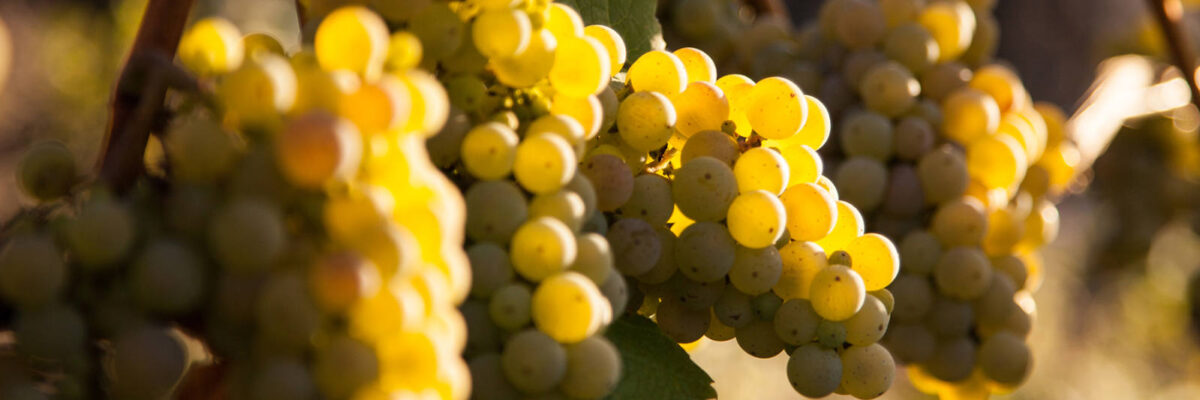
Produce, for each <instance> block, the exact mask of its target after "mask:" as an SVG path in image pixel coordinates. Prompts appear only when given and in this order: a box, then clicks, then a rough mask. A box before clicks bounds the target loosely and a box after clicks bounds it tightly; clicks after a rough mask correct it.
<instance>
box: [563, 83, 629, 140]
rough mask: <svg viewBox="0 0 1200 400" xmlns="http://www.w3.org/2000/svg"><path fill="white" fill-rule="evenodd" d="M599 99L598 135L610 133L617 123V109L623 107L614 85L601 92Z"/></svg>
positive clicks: (593, 135)
mask: <svg viewBox="0 0 1200 400" xmlns="http://www.w3.org/2000/svg"><path fill="white" fill-rule="evenodd" d="M597 97H598V98H599V103H600V114H599V116H600V118H598V119H599V120H600V123H599V128H600V129H599V131H597V133H599V132H608V131H609V130H611V129H612V126H613V125H615V124H616V123H617V108H618V107H620V106H621V102H620V100H617V92H616V91H614V89H613V87H612V85H608V87H606V88H604V90H601V91H600V95H599V96H597ZM551 109H553V105H551ZM595 135H596V134H592V135H590V136H592V137H595ZM589 139H590V138H589Z"/></svg>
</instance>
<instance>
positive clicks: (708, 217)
mask: <svg viewBox="0 0 1200 400" xmlns="http://www.w3.org/2000/svg"><path fill="white" fill-rule="evenodd" d="M671 194H672V197H673V198H674V199H675V204H676V205H677V206H678V207H679V211H681V212H683V214H684V215H687V216H688V218H691V219H693V220H696V221H720V220H722V219H724V218H725V217H726V214H727V213H728V211H729V205H730V204H731V203H733V199H734V198H735V197H737V194H738V189H737V179H736V178H735V177H734V174H733V170H731V169H730V168H729V166H728V165H726V164H725V163H723V162H721V160H718V159H716V158H712V157H698V158H695V159H692V160H690V161H688V162H687V163H686V164H684V165H683V167H682V168H680V169H678V170H676V171H675V180H674V181H673V182H672V183H671Z"/></svg>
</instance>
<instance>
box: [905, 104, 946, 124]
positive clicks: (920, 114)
mask: <svg viewBox="0 0 1200 400" xmlns="http://www.w3.org/2000/svg"><path fill="white" fill-rule="evenodd" d="M908 116H912V117H917V118H920V119H923V120H925V122H928V123H929V125H930V126H933V127H940V126H942V122H943V120H944V119H945V118H944V117H943V116H942V106H940V105H938V103H937V102H935V101H933V100H931V99H929V98H928V96H924V98H922V99H921V100H918V101H917V104H916V105H915V106H913V108H912V110H909V113H908Z"/></svg>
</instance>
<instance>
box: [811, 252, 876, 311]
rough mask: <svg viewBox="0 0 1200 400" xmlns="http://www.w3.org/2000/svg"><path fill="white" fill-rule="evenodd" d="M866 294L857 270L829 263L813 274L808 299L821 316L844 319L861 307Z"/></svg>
mask: <svg viewBox="0 0 1200 400" xmlns="http://www.w3.org/2000/svg"><path fill="white" fill-rule="evenodd" d="M866 295H867V292H866V290H865V289H864V286H863V280H862V278H861V277H859V276H858V273H857V272H854V270H852V269H850V268H849V267H846V266H844V265H830V266H827V267H825V269H823V270H821V272H817V274H816V275H815V276H813V279H812V289H811V290H810V292H809V300H810V301H812V305H813V310H816V311H817V314H818V315H820V316H821V318H824V319H827V320H830V321H845V320H846V319H847V318H850V317H852V316H854V314H855V313H857V312H858V310H859V309H860V308H862V305H863V301H864V300H863V299H864V298H865V297H866Z"/></svg>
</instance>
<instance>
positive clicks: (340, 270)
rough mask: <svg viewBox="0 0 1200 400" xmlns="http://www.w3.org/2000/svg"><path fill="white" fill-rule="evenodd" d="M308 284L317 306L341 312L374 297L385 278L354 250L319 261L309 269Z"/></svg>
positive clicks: (330, 255) (334, 254)
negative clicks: (362, 300)
mask: <svg viewBox="0 0 1200 400" xmlns="http://www.w3.org/2000/svg"><path fill="white" fill-rule="evenodd" d="M308 285H309V291H310V292H311V293H312V296H313V301H314V302H315V303H316V304H317V306H319V307H321V308H323V309H325V310H329V311H342V310H346V309H349V308H350V307H351V306H353V305H354V304H355V303H356V302H358V301H360V300H361V299H365V298H368V297H372V296H375V294H376V293H378V292H379V290H380V287H381V285H382V279H381V278H380V275H379V269H378V267H376V266H375V265H374V264H372V263H371V261H370V260H368V259H367V258H365V257H363V256H362V255H360V254H358V253H355V252H353V251H342V252H337V253H331V254H327V255H325V256H322V257H321V258H319V259H317V261H316V262H315V263H314V264H313V265H312V266H311V267H309V268H308Z"/></svg>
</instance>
